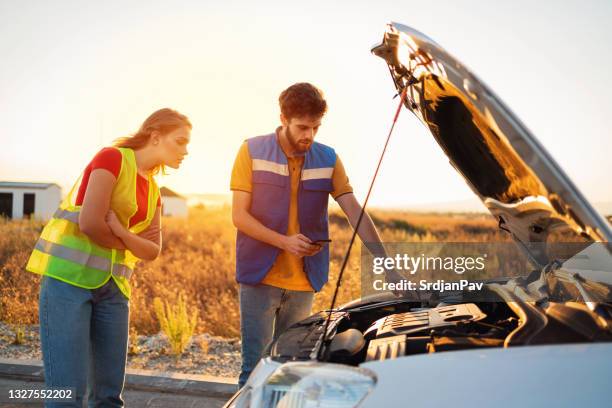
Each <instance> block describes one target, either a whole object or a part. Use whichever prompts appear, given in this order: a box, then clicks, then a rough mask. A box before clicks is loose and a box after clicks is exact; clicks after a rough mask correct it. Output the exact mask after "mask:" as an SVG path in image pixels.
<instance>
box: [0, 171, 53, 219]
mask: <svg viewBox="0 0 612 408" xmlns="http://www.w3.org/2000/svg"><path fill="white" fill-rule="evenodd" d="M61 200H62V189H61V188H60V186H58V185H57V184H55V183H21V182H11V181H0V216H4V217H7V218H11V219H21V218H37V219H40V220H44V221H47V220H49V219H50V218H51V217H52V216H53V213H54V212H55V210H57V207H58V206H59V204H60V202H61Z"/></svg>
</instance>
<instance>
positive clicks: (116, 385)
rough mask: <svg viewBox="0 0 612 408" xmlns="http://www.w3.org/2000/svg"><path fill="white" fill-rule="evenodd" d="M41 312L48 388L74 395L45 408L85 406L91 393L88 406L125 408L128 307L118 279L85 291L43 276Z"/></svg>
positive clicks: (42, 340) (41, 330) (43, 351)
mask: <svg viewBox="0 0 612 408" xmlns="http://www.w3.org/2000/svg"><path fill="white" fill-rule="evenodd" d="M39 313H40V314H39V318H40V341H41V348H42V354H43V361H44V365H45V383H46V386H47V387H58V388H59V387H62V388H68V387H70V388H73V389H74V391H73V392H74V394H73V395H74V396H75V397H76V399H75V401H76V402H75V403H73V404H67V403H60V402H53V401H52V400H48V401H47V402H46V404H45V406H47V407H56V406H62V407H67V406H76V407H82V406H83V401H84V400H86V399H87V397H86V393H88V404H89V406H90V407H94V406H95V407H98V406H103V407H123V399H122V396H121V392H122V390H123V381H124V378H125V364H126V355H127V344H128V320H129V303H128V299H127V298H126V297H125V296H124V295H123V294H122V293H121V291H120V290H119V288H118V287H117V285H116V284H115V281H114V280H113V279H112V278H111V279H109V281H108V282H107V283H106V284H104V285H103V286H102V287H100V288H98V289H83V288H80V287H77V286H74V285H70V284H68V283H65V282H62V281H60V280H57V279H53V278H50V277H48V276H43V280H42V284H41V287H40V304H39ZM88 377H89V378H88Z"/></svg>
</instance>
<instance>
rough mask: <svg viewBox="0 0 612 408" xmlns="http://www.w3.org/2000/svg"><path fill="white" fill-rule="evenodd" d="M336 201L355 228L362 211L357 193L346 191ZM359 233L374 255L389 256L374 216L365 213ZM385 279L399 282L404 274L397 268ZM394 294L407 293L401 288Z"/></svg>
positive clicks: (389, 272)
mask: <svg viewBox="0 0 612 408" xmlns="http://www.w3.org/2000/svg"><path fill="white" fill-rule="evenodd" d="M336 201H337V202H338V204H339V205H340V208H342V211H344V214H346V216H347V217H348V219H349V222H350V223H351V225H352V226H353V228H355V225H357V221H358V220H359V214H360V213H361V205H360V204H359V202H358V201H357V198H355V195H354V194H353V193H346V194H343V195H341V196H340V197H338V198H337V199H336ZM357 234H359V238H361V241H363V243H364V244H365V245H366V247H367V248H368V250H369V251H370V253H371V254H372V256H374V257H385V258H386V257H387V251H386V250H385V247H384V245H383V244H382V241H381V239H380V236H379V235H378V231H376V227H375V226H374V222H373V221H372V218H370V216H369V215H368V213H367V212H364V213H363V217H362V219H361V223H360V224H359V230H358V231H357ZM385 279H386V281H387V282H399V281H400V280H401V279H402V276H401V275H400V274H398V272H397V271H396V270H395V269H393V270H388V271H386V273H385ZM393 294H394V295H395V296H405V295H406V293H405V292H402V291H399V290H394V291H393ZM417 296H418V294H417Z"/></svg>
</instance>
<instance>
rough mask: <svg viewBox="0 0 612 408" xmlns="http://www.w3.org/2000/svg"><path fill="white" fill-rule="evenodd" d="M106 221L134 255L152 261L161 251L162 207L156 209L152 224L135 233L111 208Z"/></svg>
mask: <svg viewBox="0 0 612 408" xmlns="http://www.w3.org/2000/svg"><path fill="white" fill-rule="evenodd" d="M106 222H107V223H108V226H109V227H110V229H111V231H112V232H113V234H115V235H116V236H117V237H119V239H120V240H121V241H123V243H124V244H125V247H126V248H127V249H129V250H130V251H131V252H132V253H133V254H134V255H136V256H137V257H138V258H140V259H144V260H146V261H152V260H154V259H155V258H157V257H158V256H159V253H160V252H161V211H160V207H157V208H156V209H155V215H154V216H153V220H152V221H151V225H150V226H149V227H148V228H147V229H146V230H144V231H143V232H141V233H140V234H134V233H133V232H131V231H129V230H128V229H127V228H125V227H124V226H123V225H122V224H121V223H120V222H119V219H118V218H117V215H116V214H115V213H114V212H113V211H112V210H111V211H109V212H108V214H107V216H106Z"/></svg>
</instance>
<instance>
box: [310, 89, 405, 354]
mask: <svg viewBox="0 0 612 408" xmlns="http://www.w3.org/2000/svg"><path fill="white" fill-rule="evenodd" d="M409 87H410V86H406V87H404V90H403V91H402V93H401V97H400V101H399V105H398V106H397V110H396V111H395V116H394V117H393V122H392V123H391V129H389V134H388V135H387V140H386V141H385V145H384V147H383V149H382V152H381V154H380V157H379V159H378V164H377V165H376V170H375V171H374V176H372V181H371V182H370V187H369V188H368V194H367V195H366V198H365V201H364V202H363V205H362V207H361V212H360V213H359V218H358V219H357V223H356V225H355V226H354V227H353V234H352V235H351V241H350V242H349V245H348V249H347V250H346V253H345V255H344V259H343V260H342V266H341V267H340V273H339V274H338V279H337V280H336V288H335V290H334V296H333V297H332V301H331V306H330V307H329V312H328V314H327V318H326V320H325V329H324V330H323V334H322V338H321V343H320V344H321V347H320V348H319V351H318V353H317V360H319V361H322V359H323V358H324V356H323V354H324V350H325V349H326V347H325V343H326V341H327V330H328V328H329V323H330V321H331V316H332V313H333V309H334V306H335V305H336V298H337V296H338V290H339V289H340V282H342V275H343V274H344V270H345V269H346V265H347V264H348V260H349V257H350V255H351V248H352V247H353V243H354V242H355V237H356V236H357V231H359V226H360V225H361V220H362V219H363V215H364V213H365V209H366V206H367V205H368V200H369V199H370V193H372V187H374V182H375V181H376V176H378V171H379V170H380V165H381V164H382V160H383V158H384V156H385V152H386V151H387V146H388V145H389V140H391V134H392V133H393V129H394V128H395V123H396V122H397V118H398V117H399V113H400V111H401V110H402V105H403V104H404V102H405V100H406V92H407V90H408V88H409ZM396 96H397V95H396Z"/></svg>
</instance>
